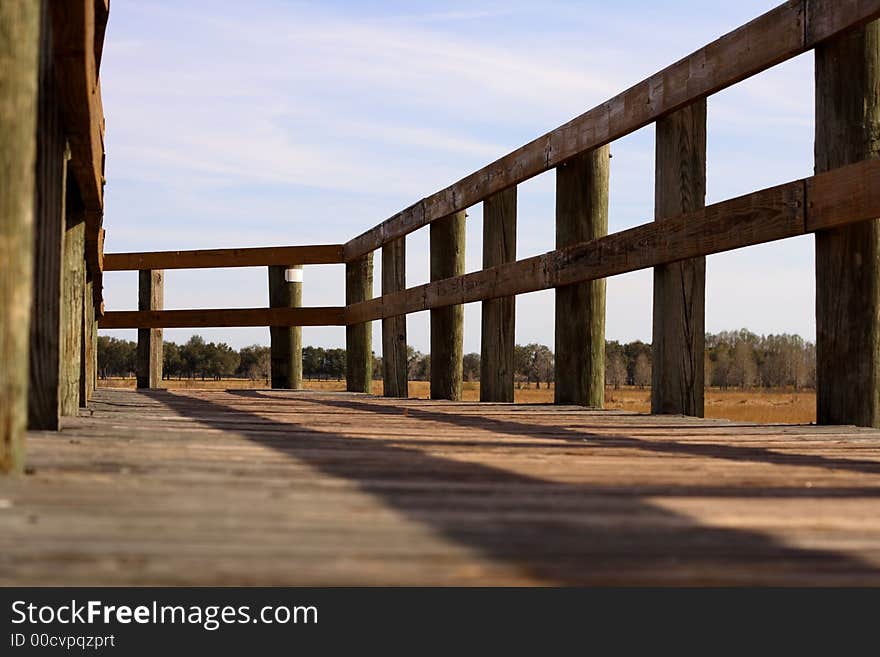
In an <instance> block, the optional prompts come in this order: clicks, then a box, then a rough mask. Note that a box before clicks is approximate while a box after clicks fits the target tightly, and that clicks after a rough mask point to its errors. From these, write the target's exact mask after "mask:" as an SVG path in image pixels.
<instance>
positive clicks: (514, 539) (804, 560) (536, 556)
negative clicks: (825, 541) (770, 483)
mask: <svg viewBox="0 0 880 657" xmlns="http://www.w3.org/2000/svg"><path fill="white" fill-rule="evenodd" d="M143 394H145V395H148V396H149V397H151V398H152V399H155V400H157V401H159V402H161V403H162V404H163V405H165V406H166V407H168V408H169V409H172V410H174V411H175V412H177V413H178V414H180V415H182V416H184V417H188V418H191V419H194V420H197V421H198V422H200V423H201V424H203V425H205V426H209V427H212V428H215V429H219V430H223V431H229V432H233V433H234V434H236V435H240V436H243V437H245V438H247V439H248V440H251V441H254V442H256V443H259V444H261V445H264V446H267V447H270V448H272V449H275V450H277V451H278V452H280V453H282V454H285V455H287V456H289V457H290V458H292V459H296V460H298V461H301V462H303V463H306V464H308V465H310V466H312V467H314V468H317V469H318V470H320V471H321V472H323V473H325V474H327V475H330V476H333V477H339V478H342V479H345V480H347V481H350V482H353V483H354V484H356V485H357V486H358V488H359V490H361V491H362V492H365V493H367V494H370V495H372V496H375V497H376V498H378V499H379V500H381V501H382V502H383V503H384V504H385V505H387V506H388V507H390V508H393V509H395V510H396V511H397V512H399V513H401V514H402V515H404V516H405V517H406V518H408V519H410V520H412V521H415V522H418V523H422V524H424V525H426V526H428V527H429V528H431V529H432V530H433V531H435V532H437V533H438V534H440V535H442V536H444V537H445V538H447V539H449V540H452V541H454V542H456V543H458V544H460V545H463V546H466V547H468V548H471V549H475V550H478V551H479V552H480V553H482V554H484V555H486V556H487V557H489V558H490V559H492V560H496V561H502V562H504V563H507V564H511V565H513V566H515V567H517V568H519V569H522V570H523V571H525V572H528V573H529V574H531V575H533V576H535V577H538V578H540V579H541V580H543V581H546V582H548V583H557V584H597V583H628V584H634V583H641V584H645V583H675V584H694V583H701V584H707V583H716V584H717V583H732V582H737V583H750V582H752V583H757V582H761V583H776V584H797V583H801V584H803V583H810V584H821V583H849V584H855V583H862V584H865V583H868V582H874V583H880V570H878V569H877V568H876V567H874V566H873V565H871V564H869V563H867V562H864V561H862V560H860V559H858V558H856V557H854V556H851V555H846V554H843V553H838V552H834V551H827V550H817V549H806V548H798V547H793V546H791V545H785V544H782V543H781V542H779V541H776V540H774V539H773V538H772V537H770V536H767V535H765V534H761V533H759V532H753V531H746V530H741V529H729V528H720V527H711V526H707V525H704V524H701V523H700V522H698V521H696V520H695V519H693V518H691V517H689V516H686V515H684V514H679V513H676V512H674V511H671V510H669V509H666V508H662V507H661V506H659V505H657V504H654V503H651V502H650V501H648V500H646V499H645V495H644V493H643V492H634V491H633V490H632V488H631V487H630V488H625V487H621V488H619V489H615V488H613V487H603V486H593V485H585V484H569V483H560V482H556V481H550V480H545V479H541V478H539V477H534V476H529V475H526V474H521V473H516V472H512V471H508V470H505V469H502V468H498V467H493V466H491V465H487V464H484V463H476V462H472V461H462V460H454V459H449V458H444V457H441V456H438V455H435V454H430V453H426V452H425V451H423V450H421V449H419V448H418V445H415V446H414V447H412V448H410V447H408V446H407V447H403V446H400V444H394V440H393V439H380V438H373V437H371V438H358V437H357V436H352V435H345V433H344V432H340V431H333V432H330V431H322V430H316V429H314V428H311V427H308V426H305V425H304V424H302V423H298V422H296V421H295V420H289V419H288V418H287V417H286V418H285V419H284V421H279V420H275V419H272V418H271V417H266V416H265V415H261V414H260V413H259V411H254V410H253V409H241V408H236V407H235V406H234V403H235V400H236V399H249V400H263V401H265V402H266V404H267V405H266V407H265V410H266V412H267V413H270V412H271V413H274V412H277V411H279V410H284V409H285V407H289V411H290V412H291V413H293V412H295V411H296V409H297V408H299V409H300V410H301V409H302V406H301V405H302V404H315V405H318V406H319V407H324V408H338V409H344V410H347V411H361V412H364V413H367V414H374V413H392V412H395V413H396V414H398V415H399V414H400V413H401V409H399V408H397V409H394V408H388V407H385V406H382V405H380V404H371V403H369V402H365V401H359V400H351V401H349V400H341V399H330V398H321V397H320V396H316V395H300V396H295V395H293V396H290V397H285V396H275V395H271V396H270V395H264V394H262V393H259V392H254V391H228V393H227V394H229V396H230V403H229V404H227V403H219V402H217V401H212V400H206V399H202V398H197V397H192V396H189V395H187V394H186V393H183V394H175V393H169V392H164V391H150V392H144V393H143ZM408 412H409V414H410V415H412V416H413V417H416V418H420V419H433V420H438V421H443V422H449V423H453V424H458V425H459V426H473V425H472V424H471V423H469V422H468V418H466V417H464V416H455V415H454V414H453V413H437V412H432V411H422V410H418V409H415V410H414V409H412V408H411V407H410V408H408ZM288 417H289V416H288ZM481 423H483V424H482V426H483V428H485V427H486V425H485V420H484V419H481ZM490 424H491V426H492V429H493V430H498V431H499V432H503V433H508V434H514V435H517V436H526V435H529V431H534V429H535V427H529V426H528V425H524V424H518V423H513V422H507V421H501V420H494V419H493V420H492V421H491V423H490ZM584 437H585V435H584V434H578V437H577V438H578V440H579V441H582V440H583V439H584ZM603 440H604V438H603ZM609 440H610V441H612V442H613V443H616V444H617V445H628V444H629V445H634V446H641V445H642V441H638V440H635V441H634V442H628V441H627V440H623V441H621V440H620V437H614V438H610V439H609ZM872 491H873V492H872ZM851 492H852V494H873V495H880V492H878V490H876V489H867V490H864V491H860V492H856V491H851ZM811 493H816V491H815V490H813V491H811ZM771 494H772V493H771ZM837 494H838V495H845V494H847V492H846V491H837ZM389 540H393V537H389Z"/></svg>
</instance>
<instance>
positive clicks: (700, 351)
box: [651, 99, 706, 417]
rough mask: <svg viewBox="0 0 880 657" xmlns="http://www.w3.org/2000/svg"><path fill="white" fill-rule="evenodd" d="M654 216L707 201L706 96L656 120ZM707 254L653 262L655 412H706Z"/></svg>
mask: <svg viewBox="0 0 880 657" xmlns="http://www.w3.org/2000/svg"><path fill="white" fill-rule="evenodd" d="M654 175H655V188H654V196H655V201H654V220H655V221H663V220H664V219H665V218H667V217H674V216H677V215H681V214H686V213H688V212H693V211H695V210H699V209H702V208H704V207H705V205H706V100H705V99H703V100H699V101H697V102H695V103H693V104H692V105H689V106H687V107H685V108H683V109H680V110H678V111H677V112H673V113H672V114H670V115H668V116H665V117H663V118H661V119H660V120H658V121H657V139H656V170H655V174H654ZM705 308H706V258H704V257H703V258H691V259H689V260H682V261H679V262H674V263H671V264H667V265H660V266H658V267H654V321H653V334H654V335H653V340H652V372H651V412H652V413H668V414H676V415H693V416H696V417H703V386H704V374H703V372H704V367H705V364H704V350H705V322H706V320H705V314H706V311H705Z"/></svg>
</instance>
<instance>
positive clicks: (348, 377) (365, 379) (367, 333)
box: [343, 253, 373, 392]
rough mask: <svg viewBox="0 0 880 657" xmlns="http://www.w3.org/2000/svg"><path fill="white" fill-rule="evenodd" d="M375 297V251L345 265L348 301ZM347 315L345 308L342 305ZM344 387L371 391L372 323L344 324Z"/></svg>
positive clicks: (351, 302)
mask: <svg viewBox="0 0 880 657" xmlns="http://www.w3.org/2000/svg"><path fill="white" fill-rule="evenodd" d="M372 297H373V254H372V253H370V254H367V255H365V256H364V257H362V258H359V259H358V260H355V261H353V262H349V263H347V264H346V265H345V303H346V306H348V305H350V304H355V303H360V302H362V301H366V300H367V299H371V298H372ZM343 315H344V309H343ZM345 389H346V390H347V391H348V392H371V391H372V389H373V326H372V323H371V322H358V323H355V324H349V325H347V326H346V327H345Z"/></svg>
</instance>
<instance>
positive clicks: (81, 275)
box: [59, 200, 86, 415]
mask: <svg viewBox="0 0 880 657" xmlns="http://www.w3.org/2000/svg"><path fill="white" fill-rule="evenodd" d="M71 205H72V204H71V202H70V200H68V203H67V230H66V231H65V233H64V247H63V260H62V264H61V271H62V274H61V276H62V284H61V378H60V387H61V392H60V395H59V401H60V404H61V414H62V415H76V414H77V413H78V412H79V407H80V396H81V383H82V380H81V379H82V374H83V372H82V356H83V353H82V350H83V337H84V336H83V288H84V287H85V284H86V261H85V235H86V222H85V216H84V215H83V213H82V212H79V211H74V210H73V208H72V207H71Z"/></svg>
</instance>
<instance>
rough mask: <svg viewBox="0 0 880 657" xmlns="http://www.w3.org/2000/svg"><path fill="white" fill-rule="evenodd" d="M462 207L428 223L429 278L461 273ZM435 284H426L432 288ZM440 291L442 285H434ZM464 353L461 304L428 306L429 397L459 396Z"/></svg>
mask: <svg viewBox="0 0 880 657" xmlns="http://www.w3.org/2000/svg"><path fill="white" fill-rule="evenodd" d="M465 219H466V214H465V212H464V211H461V212H456V213H455V214H452V215H450V216H448V217H446V218H445V219H443V220H442V221H435V222H434V223H432V224H431V247H430V248H431V280H432V281H443V280H447V279H450V278H453V277H456V276H461V275H462V274H464V253H465V251H464V249H465ZM434 289H435V288H429V290H432V291H433V290H434ZM436 289H438V290H439V291H440V294H442V293H443V288H442V287H439V288H436ZM463 356H464V307H463V306H461V305H444V306H440V307H434V308H432V309H431V399H450V400H453V401H455V400H459V399H461V383H462V357H463Z"/></svg>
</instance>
